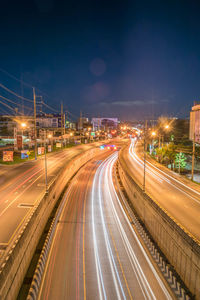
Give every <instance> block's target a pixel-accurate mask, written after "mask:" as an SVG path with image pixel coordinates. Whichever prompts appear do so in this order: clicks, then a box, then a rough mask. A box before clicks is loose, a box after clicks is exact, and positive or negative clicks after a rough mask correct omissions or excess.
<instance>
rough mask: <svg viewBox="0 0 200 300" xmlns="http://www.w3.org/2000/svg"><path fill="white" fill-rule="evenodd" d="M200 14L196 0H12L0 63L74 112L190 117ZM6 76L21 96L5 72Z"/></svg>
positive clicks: (198, 70) (197, 76) (196, 84)
mask: <svg viewBox="0 0 200 300" xmlns="http://www.w3.org/2000/svg"><path fill="white" fill-rule="evenodd" d="M199 15H200V2H199V1H194V0H193V1H184V0H179V1H177V0H167V1H161V0H160V1H153V0H152V1H149V0H148V1H143V0H140V1H134V0H132V1H126V0H124V1H117V0H115V1H113V0H109V1H108V0H107V1H104V0H102V1H100V0H98V1H96V0H91V1H87V0H86V1H75V0H74V1H59V0H56V1H53V0H50V1H48V0H35V1H32V0H29V1H9V0H7V1H5V2H4V3H1V11H0V26H1V43H0V59H1V64H0V68H2V69H3V70H6V71H8V72H9V73H11V74H13V75H14V76H16V77H17V78H20V77H21V76H22V75H23V80H24V81H25V82H28V83H30V84H31V85H34V86H36V87H38V88H39V89H41V90H42V91H44V92H45V93H46V94H47V95H48V96H49V97H45V98H44V100H45V101H46V102H47V103H48V104H49V105H51V106H53V107H55V108H57V109H59V106H60V101H61V100H62V101H63V102H64V106H65V108H67V109H69V110H70V111H71V112H72V113H74V114H75V115H78V114H79V113H80V110H82V111H83V113H85V114H87V115H89V116H119V117H120V118H122V119H124V120H125V119H128V120H134V119H142V118H146V117H149V118H153V117H155V116H158V115H161V114H164V115H171V116H179V117H184V116H188V115H189V109H190V107H191V106H192V104H193V101H194V100H199V91H200V18H199ZM0 82H1V83H3V84H4V85H5V86H7V87H9V88H10V89H12V90H14V91H16V92H17V93H20V94H21V92H22V91H21V87H20V84H19V83H18V82H17V81H15V80H14V79H11V78H10V77H9V76H7V75H6V74H5V73H3V72H1V71H0ZM23 93H24V96H26V97H31V89H30V88H26V87H24V91H23ZM37 93H38V94H39V93H40V94H41V92H37ZM0 95H4V96H5V92H4V91H3V90H2V89H1V90H0ZM6 96H9V97H10V99H13V98H11V96H10V95H9V94H6ZM5 110H7V109H6V108H5ZM0 112H2V111H0Z"/></svg>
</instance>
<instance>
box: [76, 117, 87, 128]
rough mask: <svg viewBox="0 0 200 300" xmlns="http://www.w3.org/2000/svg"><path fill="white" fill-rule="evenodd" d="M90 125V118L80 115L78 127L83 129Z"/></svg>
mask: <svg viewBox="0 0 200 300" xmlns="http://www.w3.org/2000/svg"><path fill="white" fill-rule="evenodd" d="M88 126H89V119H88V118H85V117H80V118H79V119H78V123H77V129H78V130H82V129H84V128H87V127H88Z"/></svg>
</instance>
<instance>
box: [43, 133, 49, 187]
mask: <svg viewBox="0 0 200 300" xmlns="http://www.w3.org/2000/svg"><path fill="white" fill-rule="evenodd" d="M44 134H45V135H44V170H45V188H46V193H47V192H48V180H47V150H46V139H47V131H46V130H44Z"/></svg>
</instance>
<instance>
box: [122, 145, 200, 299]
mask: <svg viewBox="0 0 200 300" xmlns="http://www.w3.org/2000/svg"><path fill="white" fill-rule="evenodd" d="M123 151H125V149H123V150H122V151H121V152H120V156H119V161H118V167H119V175H120V179H121V181H122V184H123V186H124V189H125V191H126V193H127V195H128V197H129V199H130V200H131V202H132V204H133V206H134V208H135V210H136V212H137V214H138V216H139V217H140V219H141V220H142V221H143V223H144V224H145V226H146V228H147V230H148V231H149V233H150V234H151V236H152V238H153V239H154V241H155V242H156V243H157V244H158V246H159V248H160V249H161V251H162V252H163V253H164V255H165V256H166V257H167V259H168V260H169V262H170V264H171V265H172V266H173V267H174V268H175V270H176V271H177V273H178V274H179V275H180V277H181V279H182V280H183V281H184V282H185V284H186V286H187V287H188V288H189V290H190V291H191V292H192V293H193V294H194V295H195V296H196V299H200V244H199V242H198V241H197V240H195V238H193V237H192V236H191V235H190V234H189V233H188V232H186V230H185V229H184V228H182V227H181V225H180V224H178V223H177V222H176V220H174V219H173V218H172V217H171V216H169V215H168V213H167V212H166V211H165V210H164V209H163V208H162V207H160V206H159V204H158V203H156V202H155V201H153V200H152V199H151V198H150V197H149V196H147V195H146V194H144V192H143V191H142V189H141V188H140V187H139V186H138V185H137V184H136V182H135V181H134V179H133V178H132V176H131V172H130V169H129V166H128V165H127V164H126V161H125V160H124V158H123Z"/></svg>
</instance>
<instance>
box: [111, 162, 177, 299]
mask: <svg viewBox="0 0 200 300" xmlns="http://www.w3.org/2000/svg"><path fill="white" fill-rule="evenodd" d="M114 162H115V160H113V162H112V165H111V166H110V168H109V170H110V176H112V169H113V165H114ZM111 185H112V189H113V192H114V194H115V196H116V199H117V202H118V204H119V207H120V208H121V211H122V213H123V215H124V218H125V220H126V221H127V224H128V227H129V228H130V230H131V232H132V233H133V236H134V238H135V240H136V241H137V244H138V245H139V248H140V249H141V251H142V253H143V255H144V257H145V258H146V261H147V263H148V265H149V266H150V269H151V270H152V272H153V274H154V276H155V278H156V279H157V282H158V283H159V285H160V287H161V289H162V290H163V293H164V294H165V296H166V298H167V299H172V298H171V296H170V294H169V292H168V291H167V289H166V287H165V285H164V283H163V281H162V280H161V279H160V276H159V275H158V273H157V271H156V269H155V268H154V266H153V264H152V263H151V261H150V259H149V257H148V255H147V254H146V251H145V250H144V248H143V246H142V244H141V242H140V240H139V238H138V236H137V234H136V232H135V230H134V229H133V227H132V225H131V224H130V222H129V218H128V217H127V215H126V213H125V211H124V209H123V207H122V204H121V202H120V200H119V197H118V195H117V192H116V190H115V187H114V183H113V180H111ZM112 206H113V210H114V212H115V214H116V218H117V220H118V222H119V223H118V224H119V226H120V227H121V229H122V230H123V228H122V224H121V222H120V219H119V217H118V215H117V212H116V209H115V207H114V203H113V202H112ZM123 231H124V230H123ZM124 236H125V237H126V234H125V232H124ZM126 240H127V242H128V243H129V241H128V238H127V237H126ZM132 251H133V250H132ZM133 254H134V252H133ZM134 256H135V254H134Z"/></svg>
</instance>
